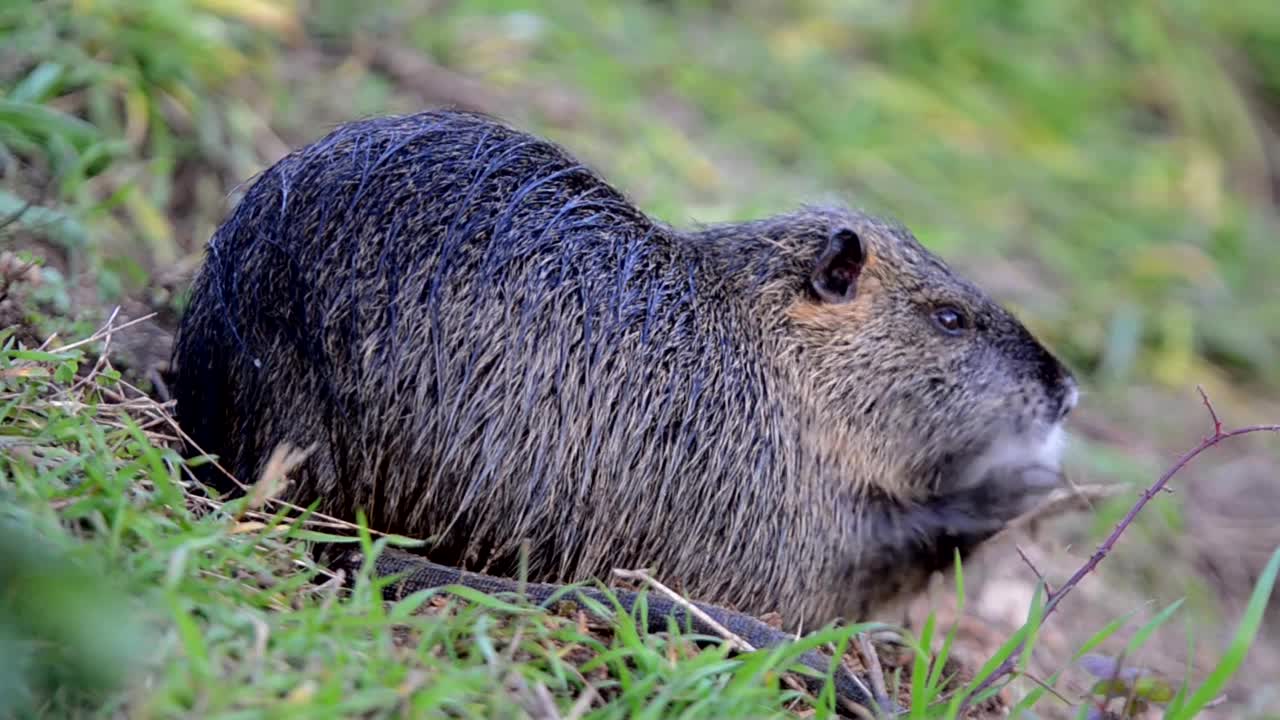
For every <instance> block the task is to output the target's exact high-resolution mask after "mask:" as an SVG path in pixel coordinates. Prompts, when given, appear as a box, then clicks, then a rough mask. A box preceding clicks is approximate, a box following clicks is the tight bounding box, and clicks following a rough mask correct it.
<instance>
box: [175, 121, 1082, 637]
mask: <svg viewBox="0 0 1280 720" xmlns="http://www.w3.org/2000/svg"><path fill="white" fill-rule="evenodd" d="M174 359H175V363H176V366H177V378H176V384H177V387H176V389H175V397H176V399H177V414H178V418H179V420H180V422H181V424H182V425H183V426H184V428H185V430H186V431H187V432H188V433H189V434H190V436H191V437H192V439H193V440H194V441H195V443H196V445H198V446H199V447H200V448H202V449H203V450H204V451H206V452H209V453H214V454H216V455H218V456H219V457H220V458H221V464H222V465H223V466H224V467H225V468H227V469H228V470H230V471H231V473H232V474H234V475H235V476H237V477H239V478H241V479H244V480H252V479H253V478H255V477H256V476H257V473H258V471H259V470H260V468H261V467H262V465H263V463H264V462H265V460H266V458H267V455H268V454H269V453H270V451H271V450H272V448H273V447H275V446H276V445H277V444H278V443H281V442H289V443H291V444H293V445H295V446H307V445H310V444H312V443H315V444H316V451H315V452H314V453H313V454H312V455H311V456H310V458H309V459H308V460H307V462H306V463H305V464H304V465H303V466H301V467H300V468H299V469H298V470H297V471H296V472H295V475H294V477H293V484H292V485H291V486H290V489H289V491H288V495H287V498H288V499H290V500H292V501H295V502H298V503H304V504H305V503H311V502H313V501H318V510H319V511H321V512H324V513H328V514H333V515H337V516H340V517H344V518H353V517H354V516H355V512H356V510H357V509H363V510H364V511H365V512H366V514H367V517H368V519H369V523H370V525H371V526H372V527H375V528H377V529H379V530H383V531H389V532H397V533H402V534H407V535H413V536H417V537H422V538H426V537H431V538H432V539H433V543H432V545H431V546H430V548H429V551H428V552H427V554H428V555H429V556H430V557H431V559H432V560H433V561H435V562H438V563H444V564H447V565H450V566H456V567H458V568H465V569H469V570H479V571H485V572H489V573H492V574H498V575H504V574H510V573H512V572H514V570H515V568H516V563H517V561H518V558H519V556H520V549H521V547H522V544H524V543H527V547H528V550H529V552H528V557H527V563H528V564H527V570H528V578H529V579H530V580H535V581H540V582H567V581H576V580H582V579H587V578H605V577H607V576H608V573H609V571H610V569H612V568H617V567H647V568H651V569H652V570H653V571H654V572H655V573H656V575H657V576H659V577H661V578H665V579H668V580H670V581H671V582H672V583H673V584H676V585H678V586H679V587H680V588H681V589H683V590H684V591H685V592H687V593H688V594H689V595H690V596H691V597H694V598H697V599H699V600H704V601H707V602H713V603H720V604H724V605H729V606H732V607H734V608H736V609H738V610H741V611H744V612H748V613H751V614H754V615H760V614H763V613H768V612H775V611H776V612H777V613H779V614H780V615H781V616H782V618H783V619H784V621H785V623H786V627H788V628H796V627H803V628H806V629H811V628H816V627H818V626H822V625H824V624H826V623H828V622H829V621H832V620H836V619H881V618H882V617H883V613H884V612H885V610H886V608H888V607H889V606H890V604H891V603H893V602H894V601H896V600H899V599H901V598H903V597H906V596H908V595H910V594H911V593H913V592H915V591H917V590H918V589H920V588H921V587H922V585H923V584H924V583H925V582H926V581H927V579H928V577H929V576H930V575H931V574H932V573H933V572H934V571H937V570H945V569H946V568H948V567H950V566H951V564H952V562H953V557H954V554H955V552H956V551H959V552H960V554H961V555H965V554H967V553H969V552H970V551H971V550H973V549H974V548H975V547H977V546H978V545H979V544H980V543H982V542H983V541H984V540H986V539H987V538H989V537H990V536H991V535H993V534H994V533H995V532H997V531H998V530H1000V529H1001V528H1002V527H1004V525H1005V524H1006V523H1007V521H1008V520H1010V519H1012V518H1013V517H1015V516H1016V515H1018V514H1020V513H1022V512H1024V511H1025V510H1027V509H1028V508H1029V507H1030V506H1031V505H1032V504H1033V503H1034V502H1035V501H1036V500H1038V499H1039V498H1041V497H1043V494H1044V493H1045V492H1047V491H1048V490H1049V489H1051V488H1052V486H1053V485H1054V484H1055V483H1056V481H1057V479H1058V478H1059V476H1060V473H1059V459H1058V454H1059V445H1060V438H1061V436H1062V424H1063V421H1064V419H1065V417H1066V415H1067V414H1068V413H1069V412H1070V411H1071V409H1072V407H1073V406H1074V405H1075V402H1076V397H1077V392H1076V387H1075V380H1074V379H1073V376H1072V374H1071V372H1070V371H1069V370H1068V369H1067V368H1065V367H1064V365H1063V364H1062V363H1061V362H1060V361H1059V360H1058V359H1057V358H1056V357H1055V356H1054V355H1053V354H1051V353H1050V352H1049V351H1048V350H1046V349H1045V348H1044V347H1043V346H1042V345H1041V343H1040V342H1038V341H1037V340H1036V339H1035V338H1034V337H1033V336H1032V334H1031V333H1030V332H1028V330H1027V329H1026V328H1025V327H1024V326H1023V325H1022V324H1021V323H1020V322H1019V321H1018V320H1017V319H1015V317H1014V316H1013V315H1012V314H1011V313H1010V312H1008V311H1007V310H1006V309H1004V308H1003V307H1002V306H1001V305H1000V304H998V303H997V302H996V301H994V300H993V299H992V298H990V297H989V296H988V295H987V294H986V293H984V292H983V291H982V290H981V289H979V288H978V287H976V286H975V285H974V284H973V283H971V282H970V281H968V280H966V279H964V278H962V277H960V276H959V275H958V274H957V273H956V272H954V271H953V270H952V269H950V268H949V267H948V266H947V265H946V264H944V262H943V261H942V260H940V259H939V258H938V257H936V256H935V255H933V254H932V253H930V252H929V251H928V250H926V249H925V248H924V247H923V246H922V245H921V244H920V243H919V242H918V241H917V240H916V239H915V237H914V236H913V235H912V234H911V232H910V231H909V230H907V229H906V228H905V227H902V226H901V225H899V224H896V223H892V222H889V221H886V220H882V219H877V218H875V217H872V216H869V215H867V214H864V213H861V212H858V211H854V210H851V209H847V208H843V207H834V206H808V207H802V208H799V209H796V210H794V211H792V212H788V213H784V214H780V215H777V216H775V217H770V218H767V219H760V220H754V221H750V222H741V223H727V224H717V225H711V226H704V227H697V228H694V229H689V230H681V229H677V228H674V227H672V226H670V225H667V224H665V223H663V222H660V221H658V220H655V219H652V218H650V217H648V216H646V215H645V214H644V213H643V212H642V211H641V210H639V209H637V208H636V207H635V206H634V205H633V204H632V203H631V202H630V201H629V200H628V199H627V198H626V197H625V196H624V195H623V194H622V193H621V192H620V191H619V190H617V189H615V188H614V187H612V186H611V185H610V184H609V183H608V182H606V181H605V180H604V179H602V178H601V177H600V175H598V174H597V173H596V172H594V171H593V170H592V169H590V168H588V167H586V166H585V165H583V164H582V163H581V162H579V161H578V160H577V159H575V158H574V157H573V156H572V155H570V154H569V153H568V152H567V151H565V150H563V149H562V148H561V147H559V146H558V145H556V144H553V143H551V142H548V141H546V140H543V139H540V138H538V137H535V136H533V135H530V134H527V133H525V132H522V131H520V130H517V129H515V128H513V127H510V126H509V125H507V124H505V123H503V122H501V121H499V120H496V119H493V118H490V117H487V116H483V115H479V114H475V113H468V112H459V111H430V112H422V113H418V114H413V115H409V116H401V117H378V118H371V119H366V120H361V121H356V122H351V123H349V124H346V125H343V126H341V127H338V128H337V129H335V130H334V131H333V132H331V133H330V134H329V135H327V136H326V137H324V138H323V139H321V140H319V141H317V142H315V143H313V144H311V145H309V146H306V147H303V148H302V149H300V150H298V151H296V152H293V153H292V154H290V155H288V156H287V157H285V158H283V159H281V160H280V161H279V162H277V163H276V164H275V165H274V166H272V167H271V168H269V169H267V170H266V171H265V172H264V173H263V174H262V175H261V176H260V177H258V178H257V179H256V180H255V181H254V182H253V183H252V185H251V186H250V187H249V188H248V189H247V191H246V193H245V195H244V197H243V199H242V200H241V201H240V202H239V203H238V205H237V207H236V208H235V209H234V211H233V212H232V213H231V214H230V216H229V217H228V218H227V219H226V221H225V222H224V224H223V225H222V226H221V227H220V228H219V229H218V230H217V232H216V233H215V235H214V236H213V238H212V240H211V241H210V243H209V246H208V250H207V257H206V261H205V265H204V266H203V268H202V270H201V271H200V273H199V274H198V276H197V277H196V279H195V281H194V283H193V286H192V289H191V294H190V299H189V303H188V308H187V310H186V313H185V316H184V318H183V319H182V324H181V327H180V330H179V335H178V339H177V342H176V347H175V353H174ZM206 477H207V479H208V482H210V483H212V484H214V485H215V486H217V485H218V484H219V480H218V476H217V475H216V474H212V473H211V474H208V475H207V476H206ZM222 487H223V488H225V484H222Z"/></svg>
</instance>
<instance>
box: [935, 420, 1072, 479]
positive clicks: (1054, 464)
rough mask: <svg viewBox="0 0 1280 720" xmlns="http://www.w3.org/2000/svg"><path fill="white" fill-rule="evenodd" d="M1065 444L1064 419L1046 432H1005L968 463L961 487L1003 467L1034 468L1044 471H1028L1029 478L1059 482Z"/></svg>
mask: <svg viewBox="0 0 1280 720" xmlns="http://www.w3.org/2000/svg"><path fill="white" fill-rule="evenodd" d="M1065 445H1066V431H1065V430H1064V429H1063V427H1062V423H1061V422H1058V423H1054V424H1053V425H1052V426H1050V427H1049V428H1048V430H1047V431H1045V432H1044V433H1043V434H1041V435H1039V436H1035V435H1031V436H1028V435H1005V436H1002V437H1000V438H999V439H997V440H996V441H995V442H994V443H992V444H991V447H989V448H987V450H986V452H984V453H983V454H982V455H980V456H978V457H977V458H975V459H974V461H973V463H971V464H970V465H969V468H968V470H967V471H966V472H965V474H964V477H963V478H961V483H960V485H961V487H965V488H968V487H973V486H975V485H977V484H979V483H981V482H983V480H985V479H986V478H987V476H988V475H990V474H991V473H992V472H993V471H997V470H1001V469H1006V468H1009V469H1014V468H1023V469H1032V468H1036V469H1038V470H1040V471H1041V472H1031V473H1027V476H1026V477H1027V480H1028V481H1029V482H1035V481H1036V480H1038V479H1041V478H1043V481H1044V482H1045V483H1046V484H1049V483H1052V482H1056V477H1055V475H1056V473H1057V471H1058V470H1059V469H1060V468H1061V467H1062V451H1063V448H1064V446H1065Z"/></svg>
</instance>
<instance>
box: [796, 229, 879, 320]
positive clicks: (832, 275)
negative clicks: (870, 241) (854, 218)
mask: <svg viewBox="0 0 1280 720" xmlns="http://www.w3.org/2000/svg"><path fill="white" fill-rule="evenodd" d="M866 260H867V253H866V248H865V247H864V246H863V244H862V238H860V237H858V233H856V232H854V231H853V230H852V229H850V228H847V227H840V228H836V229H835V230H833V231H832V233H831V235H830V236H829V237H828V238H827V246H826V248H824V249H823V251H822V254H821V255H820V256H818V263H817V266H816V267H814V269H813V274H812V275H811V276H810V277H809V284H810V285H811V286H812V287H813V291H814V293H816V294H817V296H818V298H819V299H821V300H822V301H823V302H829V303H844V302H849V301H850V300H852V299H853V298H854V296H855V295H856V294H857V290H858V274H859V273H861V272H862V266H863V264H864V263H865V262H866Z"/></svg>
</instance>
